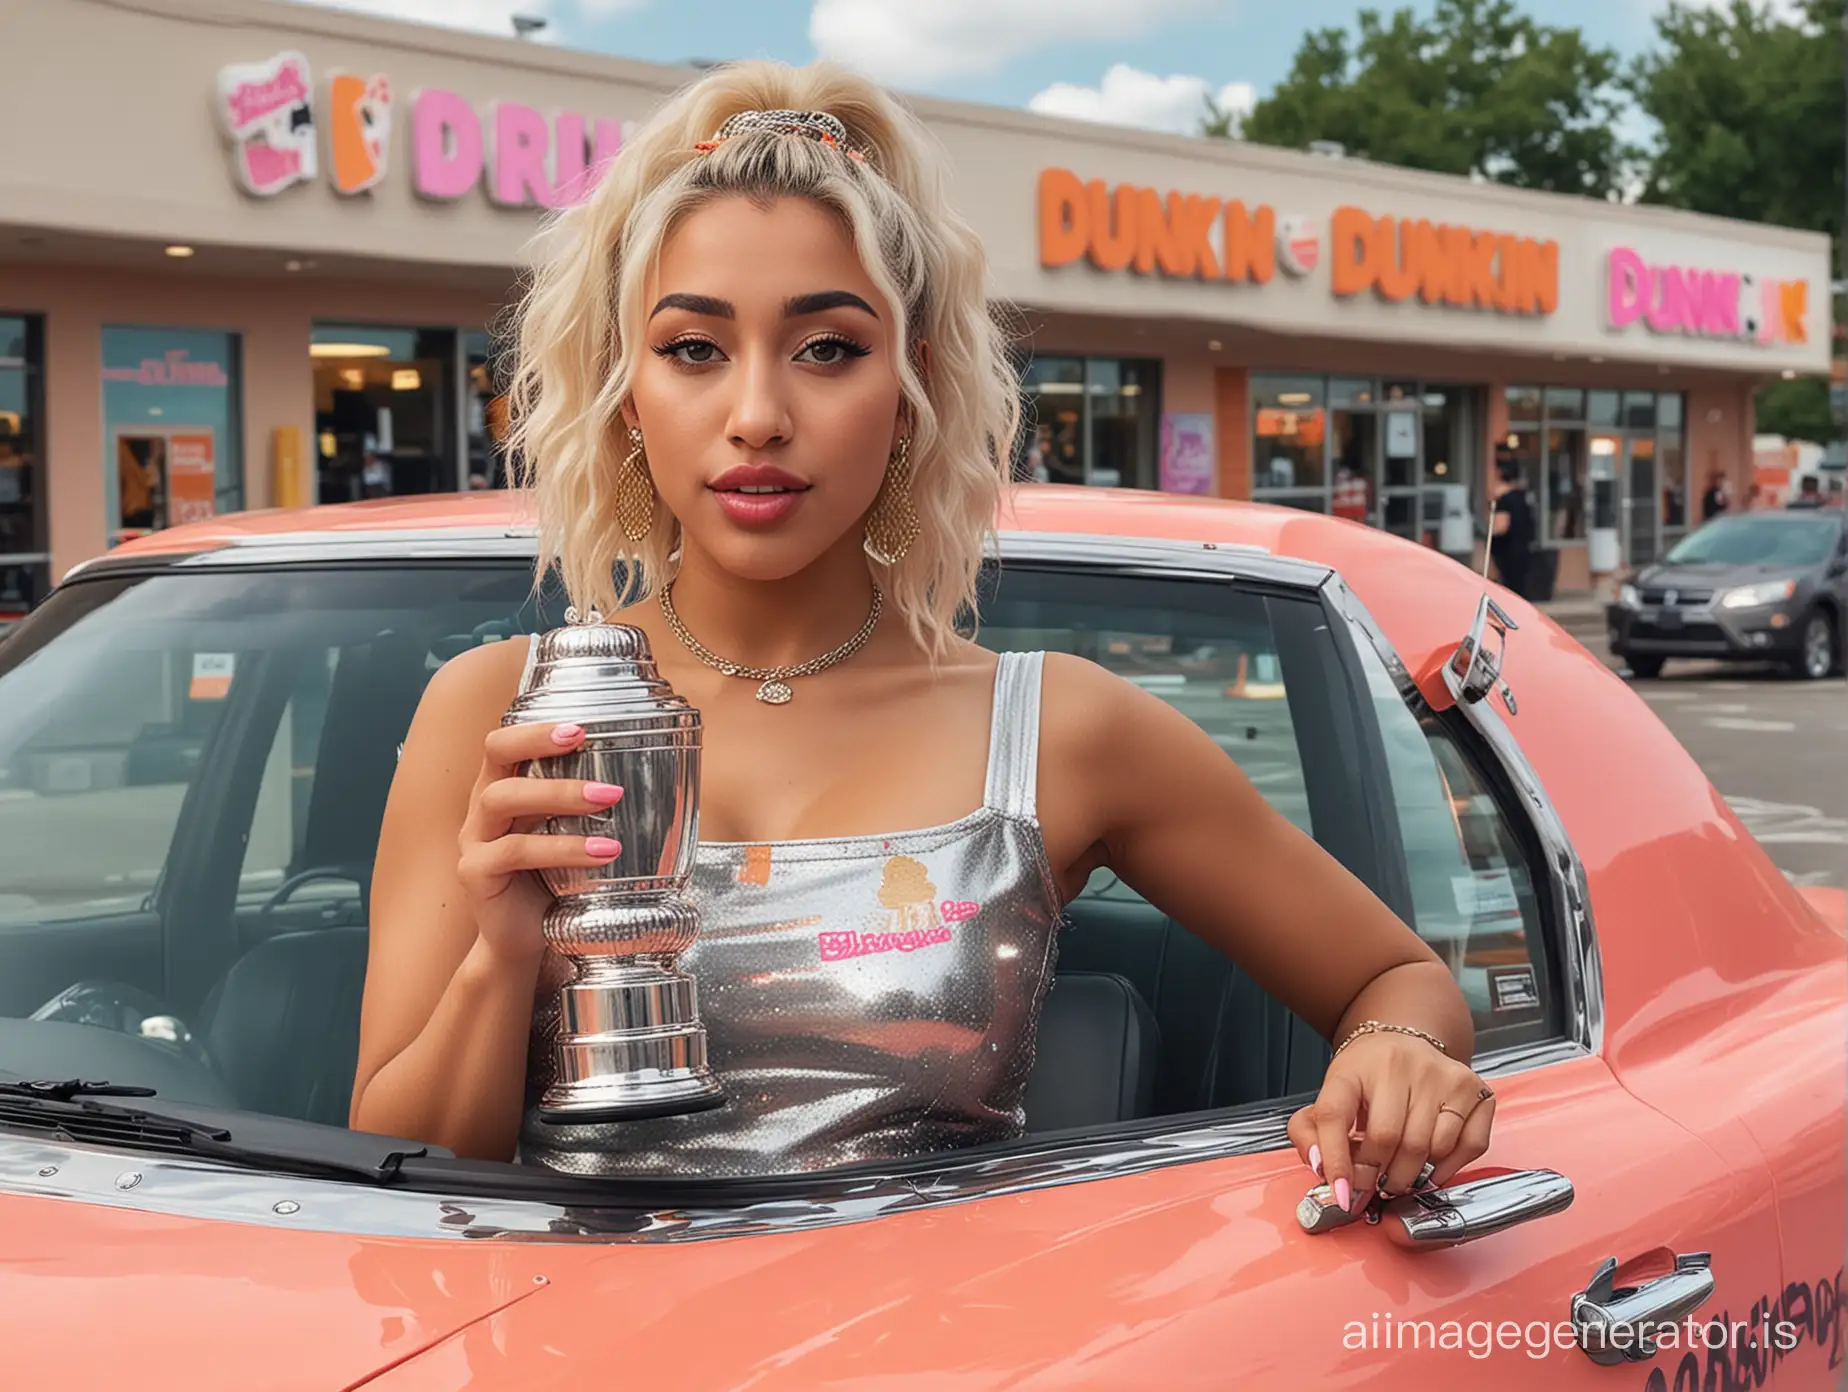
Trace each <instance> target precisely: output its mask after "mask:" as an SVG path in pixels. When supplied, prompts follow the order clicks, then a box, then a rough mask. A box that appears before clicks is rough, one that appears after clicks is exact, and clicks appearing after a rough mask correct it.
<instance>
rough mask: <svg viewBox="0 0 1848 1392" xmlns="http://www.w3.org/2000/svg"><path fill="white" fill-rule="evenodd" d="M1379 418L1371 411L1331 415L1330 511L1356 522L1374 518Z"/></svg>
mask: <svg viewBox="0 0 1848 1392" xmlns="http://www.w3.org/2000/svg"><path fill="white" fill-rule="evenodd" d="M1379 453H1380V430H1379V417H1378V416H1376V415H1375V414H1374V413H1373V412H1372V411H1370V410H1352V409H1340V410H1336V411H1333V412H1331V413H1330V414H1329V431H1328V475H1329V509H1328V510H1329V511H1330V512H1332V513H1333V514H1334V515H1335V516H1336V517H1345V518H1347V519H1348V520H1350V521H1353V522H1371V521H1374V520H1375V519H1374V516H1373V512H1374V499H1375V498H1376V497H1377V496H1378V488H1379V482H1378V480H1379Z"/></svg>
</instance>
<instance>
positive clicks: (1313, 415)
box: [1251, 376, 1328, 512]
mask: <svg viewBox="0 0 1848 1392" xmlns="http://www.w3.org/2000/svg"><path fill="white" fill-rule="evenodd" d="M1251 386H1252V406H1253V417H1254V421H1255V438H1254V440H1253V448H1252V451H1251V466H1252V479H1251V482H1252V492H1253V494H1254V496H1257V497H1262V498H1264V500H1265V501H1267V502H1287V503H1289V504H1290V505H1291V506H1293V507H1303V506H1313V508H1314V510H1315V511H1317V512H1322V511H1326V499H1325V497H1324V493H1325V489H1324V484H1325V482H1326V479H1327V475H1326V473H1325V471H1324V468H1323V463H1324V455H1325V452H1326V450H1327V446H1328V412H1327V409H1326V406H1327V401H1328V384H1327V383H1326V381H1325V380H1324V379H1322V378H1320V377H1255V376H1254V377H1253V378H1252V379H1251ZM1279 493H1293V494H1296V495H1297V496H1295V497H1290V498H1279V497H1274V496H1271V495H1274V494H1279ZM1304 493H1313V494H1314V500H1313V503H1311V502H1310V500H1308V499H1306V498H1304V497H1303V496H1302V495H1303V494H1304Z"/></svg>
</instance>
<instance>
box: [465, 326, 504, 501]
mask: <svg viewBox="0 0 1848 1392" xmlns="http://www.w3.org/2000/svg"><path fill="white" fill-rule="evenodd" d="M463 351H464V352H466V353H467V355H468V364H467V365H468V391H467V395H466V396H465V397H464V400H463V410H464V413H465V416H466V427H465V428H466V430H467V433H468V478H467V480H466V483H467V486H468V488H469V490H470V491H471V492H479V491H480V490H482V489H484V488H505V487H506V486H507V460H506V456H505V453H504V449H503V446H504V445H505V442H506V438H507V398H506V395H505V394H504V389H505V387H506V382H505V380H504V378H505V375H506V371H507V361H506V357H505V353H504V351H503V350H502V349H501V346H500V345H499V344H497V343H495V341H494V340H493V338H492V337H490V336H489V335H488V334H487V333H486V332H484V331H483V330H480V329H476V330H473V331H471V332H470V333H469V334H468V335H467V336H466V338H465V339H464V342H463Z"/></svg>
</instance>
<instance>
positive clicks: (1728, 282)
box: [1605, 247, 1809, 346]
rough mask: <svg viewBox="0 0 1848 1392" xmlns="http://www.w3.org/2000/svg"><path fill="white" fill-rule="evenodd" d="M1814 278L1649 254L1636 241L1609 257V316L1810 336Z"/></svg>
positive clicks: (1730, 335)
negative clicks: (1770, 275) (1636, 247)
mask: <svg viewBox="0 0 1848 1392" xmlns="http://www.w3.org/2000/svg"><path fill="white" fill-rule="evenodd" d="M1808 310H1809V282H1808V281H1804V280H1772V279H1770V278H1759V277H1756V276H1753V275H1751V274H1750V273H1749V272H1746V271H1738V270H1715V269H1709V268H1705V267H1699V266H1685V265H1678V264H1675V263H1673V262H1651V261H1647V260H1645V259H1644V258H1643V256H1642V254H1641V253H1640V252H1638V251H1636V250H1634V249H1633V248H1631V247H1617V248H1615V249H1614V250H1612V252H1611V253H1610V255H1609V256H1608V257H1607V258H1606V259H1605V322H1606V323H1607V324H1609V326H1610V327H1611V328H1612V329H1614V330H1617V331H1619V332H1621V331H1623V330H1625V329H1628V328H1630V327H1631V326H1633V325H1636V324H1641V325H1642V326H1643V327H1644V328H1645V329H1647V330H1648V331H1649V332H1651V333H1655V334H1675V335H1680V336H1682V337H1685V338H1698V339H1715V340H1722V341H1730V342H1743V343H1755V344H1761V345H1765V346H1771V345H1775V344H1799V343H1807V342H1809V330H1808V328H1807V327H1806V325H1805V323H1804V320H1805V318H1806V317H1807V314H1808Z"/></svg>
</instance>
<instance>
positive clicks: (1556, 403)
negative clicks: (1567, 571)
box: [1508, 387, 1688, 564]
mask: <svg viewBox="0 0 1848 1392" xmlns="http://www.w3.org/2000/svg"><path fill="white" fill-rule="evenodd" d="M1517 398H1518V399H1520V400H1522V401H1528V402H1534V401H1538V402H1541V403H1542V410H1541V429H1540V430H1539V431H1538V432H1535V433H1534V434H1533V440H1532V443H1530V444H1526V445H1525V447H1526V448H1528V449H1529V450H1530V451H1531V452H1533V453H1535V454H1536V455H1542V450H1541V444H1540V442H1541V441H1544V452H1543V455H1542V457H1540V459H1539V464H1540V466H1541V467H1540V468H1539V469H1538V472H1537V474H1536V473H1533V472H1530V479H1534V480H1536V481H1537V483H1538V486H1539V501H1540V507H1541V510H1542V513H1543V515H1544V516H1545V518H1546V526H1545V529H1544V531H1543V532H1542V536H1543V538H1544V539H1545V540H1546V541H1548V542H1578V541H1584V540H1586V539H1587V538H1589V537H1590V536H1591V533H1592V532H1593V531H1594V530H1603V531H1608V532H1611V533H1613V534H1614V536H1613V542H1614V544H1616V545H1618V546H1619V547H1620V550H1621V555H1622V557H1623V558H1624V560H1626V561H1627V562H1628V563H1630V564H1641V563H1642V562H1644V561H1646V560H1648V559H1650V558H1651V557H1653V556H1656V555H1659V554H1660V553H1661V551H1662V549H1663V548H1664V547H1665V546H1667V545H1670V544H1672V543H1673V541H1674V539H1675V538H1676V537H1678V536H1680V534H1681V533H1682V531H1684V530H1685V529H1686V527H1687V515H1688V480H1687V465H1686V461H1685V456H1684V451H1683V447H1682V438H1681V422H1682V413H1683V409H1684V406H1683V402H1682V398H1681V397H1680V395H1679V394H1677V393H1675V392H1659V393H1658V392H1639V391H1627V392H1617V391H1603V390H1600V391H1587V390H1585V389H1583V388H1580V387H1545V388H1540V387H1510V388H1508V400H1509V402H1510V403H1513V402H1514V401H1515V400H1516V399H1517ZM1510 411H1511V412H1512V404H1511V406H1510ZM1524 438H1525V437H1524Z"/></svg>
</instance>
